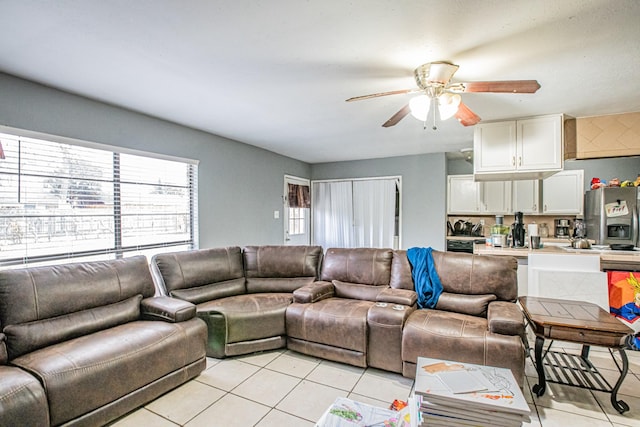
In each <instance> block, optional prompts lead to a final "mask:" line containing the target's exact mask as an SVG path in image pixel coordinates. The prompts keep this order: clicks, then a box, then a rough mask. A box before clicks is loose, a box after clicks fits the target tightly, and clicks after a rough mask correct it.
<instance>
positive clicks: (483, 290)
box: [390, 250, 518, 301]
mask: <svg viewBox="0 0 640 427" xmlns="http://www.w3.org/2000/svg"><path fill="white" fill-rule="evenodd" d="M432 255H433V262H434V263H435V266H436V271H437V273H438V276H439V277H440V282H441V283H442V288H443V291H444V292H450V293H454V294H466V295H481V296H483V295H488V294H493V295H495V296H496V297H497V300H501V301H515V299H516V297H517V294H518V276H517V271H518V261H517V260H516V259H515V258H513V257H509V256H495V255H494V256H492V255H472V254H466V253H460V252H441V251H433V252H432ZM392 271H393V274H392V276H391V282H390V286H391V287H392V288H403V289H406V288H407V286H408V283H409V281H410V280H411V264H410V263H409V260H408V259H407V251H402V250H399V251H395V252H394V260H393V270H392ZM411 285H412V286H413V280H411Z"/></svg>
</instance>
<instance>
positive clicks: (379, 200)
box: [353, 179, 396, 248]
mask: <svg viewBox="0 0 640 427" xmlns="http://www.w3.org/2000/svg"><path fill="white" fill-rule="evenodd" d="M395 217H396V180H395V179H376V180H367V181H354V182H353V223H354V237H355V241H354V246H355V247H360V248H362V247H364V248H393V236H394V231H395V223H396V218H395Z"/></svg>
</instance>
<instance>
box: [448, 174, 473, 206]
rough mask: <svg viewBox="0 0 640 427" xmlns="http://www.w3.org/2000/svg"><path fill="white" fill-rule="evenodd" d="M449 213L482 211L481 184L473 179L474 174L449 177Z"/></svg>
mask: <svg viewBox="0 0 640 427" xmlns="http://www.w3.org/2000/svg"><path fill="white" fill-rule="evenodd" d="M447 213H448V214H479V213H480V186H479V183H477V182H475V181H474V180H473V175H449V176H448V177H447Z"/></svg>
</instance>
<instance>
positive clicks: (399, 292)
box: [376, 288, 418, 306]
mask: <svg viewBox="0 0 640 427" xmlns="http://www.w3.org/2000/svg"><path fill="white" fill-rule="evenodd" d="M376 301H377V302H388V303H390V304H402V305H408V306H412V305H414V304H416V302H417V301H418V294H416V293H415V292H414V291H410V290H408V289H394V288H386V289H384V290H383V291H382V292H380V293H379V294H378V296H377V297H376Z"/></svg>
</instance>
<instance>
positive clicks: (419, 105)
mask: <svg viewBox="0 0 640 427" xmlns="http://www.w3.org/2000/svg"><path fill="white" fill-rule="evenodd" d="M430 105H431V98H429V97H428V96H427V95H418V96H415V97H413V98H411V100H410V101H409V109H410V110H411V115H412V116H413V117H415V118H416V119H418V120H420V121H421V122H425V121H426V120H427V115H428V114H429V107H430Z"/></svg>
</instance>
